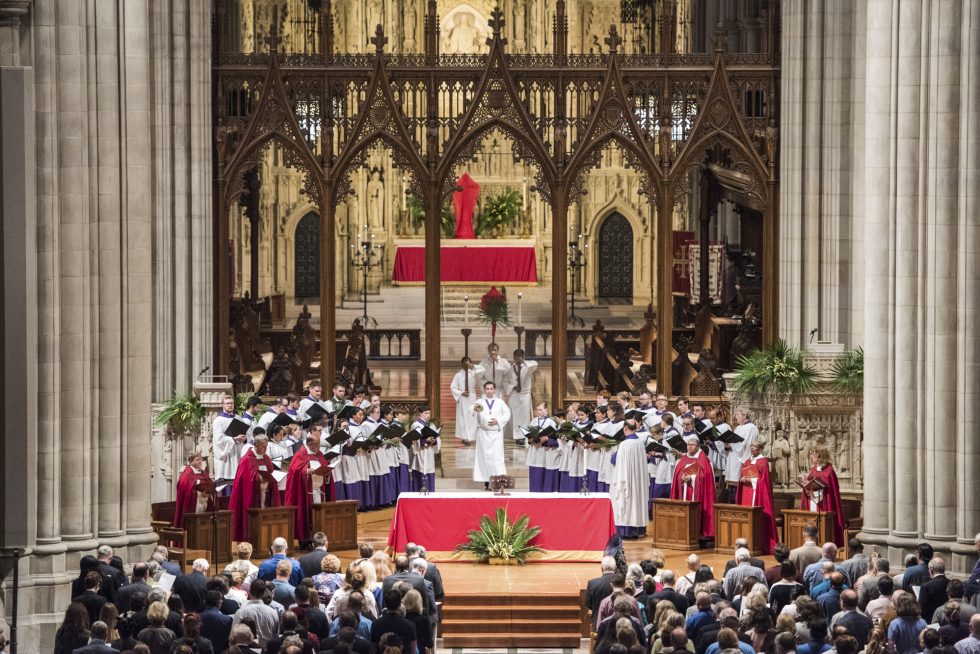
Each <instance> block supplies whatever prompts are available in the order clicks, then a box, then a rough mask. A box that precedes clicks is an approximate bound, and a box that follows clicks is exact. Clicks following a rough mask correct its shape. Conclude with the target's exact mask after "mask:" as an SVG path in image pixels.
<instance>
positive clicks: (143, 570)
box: [133, 562, 150, 582]
mask: <svg viewBox="0 0 980 654" xmlns="http://www.w3.org/2000/svg"><path fill="white" fill-rule="evenodd" d="M149 571H150V569H149V568H148V567H147V565H146V564H145V563H143V562H140V563H137V564H136V565H134V566H133V581H134V582H136V581H144V580H145V579H146V575H147V573H149Z"/></svg>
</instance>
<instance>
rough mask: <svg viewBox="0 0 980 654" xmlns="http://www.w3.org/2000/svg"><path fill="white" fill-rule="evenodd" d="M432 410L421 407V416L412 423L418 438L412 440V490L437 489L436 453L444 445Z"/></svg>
mask: <svg viewBox="0 0 980 654" xmlns="http://www.w3.org/2000/svg"><path fill="white" fill-rule="evenodd" d="M431 421H432V411H431V410H430V409H429V407H427V406H420V407H419V416H418V418H416V419H415V422H414V423H412V431H413V432H414V433H415V434H417V435H418V438H416V439H415V440H413V441H412V466H411V467H412V490H413V491H421V490H422V489H423V488H425V489H426V490H428V491H434V490H435V489H436V454H438V453H439V448H440V447H441V446H442V438H441V437H440V436H439V427H438V426H436V425H434V424H432V422H431Z"/></svg>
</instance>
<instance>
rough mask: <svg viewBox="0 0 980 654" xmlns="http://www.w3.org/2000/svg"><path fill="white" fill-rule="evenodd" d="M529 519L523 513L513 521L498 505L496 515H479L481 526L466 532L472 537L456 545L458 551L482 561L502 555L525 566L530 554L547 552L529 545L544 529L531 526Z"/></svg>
mask: <svg viewBox="0 0 980 654" xmlns="http://www.w3.org/2000/svg"><path fill="white" fill-rule="evenodd" d="M529 522H530V519H529V518H528V517H527V515H522V516H521V517H519V518H518V519H517V520H516V521H515V522H513V523H511V521H510V520H509V519H508V518H507V511H506V510H505V509H503V508H499V509H497V513H496V515H495V516H494V517H493V518H491V517H490V516H488V515H485V516H483V517H482V518H480V528H479V529H471V530H470V531H469V532H468V534H467V536H468V538H469V540H468V541H467V542H465V543H461V544H460V545H457V546H456V551H457V552H469V553H471V554H473V555H474V556H476V558H477V559H479V560H480V561H483V562H486V561H488V560H489V559H491V558H499V559H505V560H508V561H509V560H514V561H516V562H517V563H519V564H520V565H524V563H525V561H526V559H527V557H528V556H531V555H532V554H540V553H541V552H544V550H543V549H541V548H540V547H537V546H536V545H531V544H530V543H531V541H532V540H534V538H535V536H537V535H538V534H540V533H541V528H540V527H531V526H529V524H528V523H529Z"/></svg>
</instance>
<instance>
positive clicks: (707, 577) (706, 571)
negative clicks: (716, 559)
mask: <svg viewBox="0 0 980 654" xmlns="http://www.w3.org/2000/svg"><path fill="white" fill-rule="evenodd" d="M714 578H715V573H714V572H712V570H711V566H708V565H702V566H701V567H700V568H698V571H697V572H695V573H694V583H695V584H700V583H702V582H708V581H711V580H713V579H714Z"/></svg>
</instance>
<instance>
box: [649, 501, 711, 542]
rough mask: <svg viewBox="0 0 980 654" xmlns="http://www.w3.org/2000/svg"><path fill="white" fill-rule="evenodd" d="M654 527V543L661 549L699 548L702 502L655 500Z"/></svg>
mask: <svg viewBox="0 0 980 654" xmlns="http://www.w3.org/2000/svg"><path fill="white" fill-rule="evenodd" d="M653 529H654V537H653V543H654V545H656V546H657V547H658V548H660V549H672V550H696V549H698V548H699V547H700V545H699V544H698V539H699V538H700V537H701V503H700V502H688V501H687V500H665V499H657V500H654V501H653Z"/></svg>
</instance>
